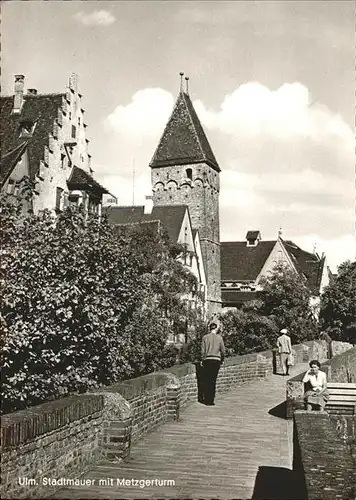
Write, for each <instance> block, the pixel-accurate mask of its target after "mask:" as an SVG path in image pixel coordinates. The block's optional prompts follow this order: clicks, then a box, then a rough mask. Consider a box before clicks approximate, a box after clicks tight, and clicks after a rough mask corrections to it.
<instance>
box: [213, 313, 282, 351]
mask: <svg viewBox="0 0 356 500" xmlns="http://www.w3.org/2000/svg"><path fill="white" fill-rule="evenodd" d="M246 306H247V307H246V309H245V308H244V307H243V308H242V309H237V310H236V311H228V312H227V313H226V314H224V315H223V316H221V324H222V329H223V337H224V343H225V346H226V349H227V351H228V353H229V354H230V355H235V356H236V355H238V354H247V353H249V352H255V351H262V350H266V349H271V348H273V347H274V346H275V344H276V339H277V336H278V328H277V325H276V324H275V322H274V321H273V320H272V319H270V318H268V317H267V316H262V315H260V314H259V313H258V312H257V311H256V308H255V307H251V304H248V305H246Z"/></svg>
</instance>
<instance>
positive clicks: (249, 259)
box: [220, 241, 276, 281]
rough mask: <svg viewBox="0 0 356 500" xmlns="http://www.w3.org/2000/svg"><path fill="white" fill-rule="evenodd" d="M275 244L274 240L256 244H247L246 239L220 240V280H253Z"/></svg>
mask: <svg viewBox="0 0 356 500" xmlns="http://www.w3.org/2000/svg"><path fill="white" fill-rule="evenodd" d="M275 244H276V242H275V241H260V242H259V243H258V244H257V245H256V246H247V245H246V241H234V242H222V243H221V246H220V253H221V257H220V258H221V279H222V281H254V280H255V279H256V278H257V276H258V275H259V273H260V272H261V270H262V267H263V265H264V263H265V262H266V260H267V258H268V256H269V254H270V253H271V251H272V249H273V247H274V245H275Z"/></svg>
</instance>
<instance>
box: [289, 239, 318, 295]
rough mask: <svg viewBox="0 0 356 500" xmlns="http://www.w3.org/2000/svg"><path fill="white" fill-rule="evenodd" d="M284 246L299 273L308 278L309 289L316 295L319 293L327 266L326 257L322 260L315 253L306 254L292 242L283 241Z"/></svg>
mask: <svg viewBox="0 0 356 500" xmlns="http://www.w3.org/2000/svg"><path fill="white" fill-rule="evenodd" d="M283 245H284V248H285V249H286V250H287V252H288V254H289V255H290V257H291V260H292V262H293V264H294V265H295V267H296V269H297V271H298V272H299V273H300V274H303V275H304V276H305V277H306V278H307V283H308V287H309V288H310V289H311V290H312V291H313V292H314V293H318V292H319V290H320V285H321V279H322V275H323V269H324V265H325V257H322V258H320V257H318V256H317V255H315V254H313V253H309V252H306V251H305V250H302V249H301V248H299V247H298V246H297V245H296V244H295V243H293V242H292V241H283Z"/></svg>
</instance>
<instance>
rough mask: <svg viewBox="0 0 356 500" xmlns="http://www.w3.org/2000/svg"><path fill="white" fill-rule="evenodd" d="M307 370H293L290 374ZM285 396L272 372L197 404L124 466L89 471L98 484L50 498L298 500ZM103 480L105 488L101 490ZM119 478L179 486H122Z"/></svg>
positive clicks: (104, 465) (134, 452)
mask: <svg viewBox="0 0 356 500" xmlns="http://www.w3.org/2000/svg"><path fill="white" fill-rule="evenodd" d="M305 368H306V365H297V366H296V367H293V371H292V376H293V375H295V374H297V373H300V372H302V371H303V370H304V369H305ZM285 391H286V377H282V376H279V375H272V376H271V377H269V378H268V379H266V380H262V381H256V382H253V383H251V384H250V385H244V386H241V387H237V388H236V389H234V390H232V391H230V392H228V393H225V394H221V395H218V396H217V398H216V406H213V407H208V406H204V405H201V404H199V403H193V404H191V405H190V406H189V407H188V408H187V409H186V410H184V411H183V412H182V413H181V418H180V420H179V421H178V422H167V423H165V424H164V425H162V426H161V427H159V428H158V429H157V430H155V431H154V432H152V433H151V434H149V435H147V436H145V437H144V438H143V439H142V440H140V441H139V442H138V443H137V444H135V445H134V446H133V448H132V450H131V455H130V457H129V458H128V459H127V460H126V461H125V462H122V463H120V464H119V463H117V464H115V463H111V462H109V461H103V462H101V463H99V464H98V465H97V466H96V467H94V468H93V469H92V470H91V471H90V472H89V473H87V474H85V476H83V478H89V479H95V484H94V486H91V487H77V488H65V489H62V490H60V491H58V492H57V493H56V494H55V495H54V496H53V497H52V498H56V499H79V498H80V499H84V498H85V499H86V498H88V499H89V498H95V499H103V498H105V499H126V498H127V499H128V498H152V499H160V498H171V499H173V498H174V499H187V498H193V499H197V498H203V499H211V498H219V499H250V500H272V499H273V500H293V499H298V498H299V499H300V498H301V497H300V496H298V485H297V484H296V483H295V482H294V476H293V472H292V470H291V468H292V454H293V451H292V432H293V429H292V427H293V423H292V421H291V420H288V421H287V420H285V419H284V418H283V410H284V404H283V403H284V400H285ZM103 479H108V480H109V482H108V485H107V486H103V485H100V486H99V480H103ZM111 479H112V480H113V481H111ZM117 479H119V481H121V480H122V479H126V480H129V481H131V479H133V480H138V481H139V480H148V479H152V480H157V481H164V480H169V481H174V486H160V485H157V486H156V485H153V486H145V487H144V488H142V487H140V486H138V485H136V486H131V485H130V486H122V485H121V486H120V485H118V486H117ZM111 483H112V484H113V485H111ZM137 484H138V483H137ZM161 484H162V483H161Z"/></svg>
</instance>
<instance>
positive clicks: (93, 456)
mask: <svg viewBox="0 0 356 500" xmlns="http://www.w3.org/2000/svg"><path fill="white" fill-rule="evenodd" d="M309 344H310V343H309ZM317 348H318V347H316V346H315V345H314V344H313V343H311V344H310V345H309V346H307V347H306V348H305V347H303V348H301V349H300V348H299V347H298V346H294V349H295V350H296V352H299V351H300V353H302V354H300V356H301V359H302V358H303V360H304V358H305V356H306V355H305V352H306V350H308V352H309V351H310V353H312V354H313V355H314V354H315V349H317ZM309 359H310V358H309ZM274 366H275V355H274V353H273V352H272V351H265V352H259V353H253V354H247V355H244V356H236V357H233V358H227V359H226V360H225V363H224V365H223V366H222V367H221V369H220V372H219V376H218V380H217V392H218V393H219V392H226V391H228V390H230V389H231V388H233V387H234V386H238V385H241V384H244V383H247V382H250V381H252V380H257V379H262V378H264V377H267V376H268V375H270V374H271V373H272V371H273V369H274ZM200 370H201V368H200V365H196V366H194V365H193V364H190V363H186V364H184V365H176V366H173V367H171V368H169V369H166V370H164V371H162V372H155V373H151V374H148V375H144V376H142V377H138V378H135V379H131V380H127V381H124V382H121V383H118V384H115V385H112V386H110V387H106V388H103V389H101V390H96V391H95V392H93V393H90V394H86V395H78V396H72V397H68V398H65V399H62V400H57V401H53V402H50V403H45V404H43V405H39V406H36V407H33V408H30V409H28V410H25V411H22V412H16V413H12V414H9V415H5V416H4V418H3V430H2V432H3V440H2V452H3V467H2V492H3V495H2V497H3V498H29V497H31V496H32V497H33V496H35V495H37V496H38V495H41V492H42V491H43V486H42V485H41V478H42V477H44V476H45V477H74V476H76V475H77V474H78V472H79V471H80V472H82V471H84V470H85V468H86V467H89V466H90V465H91V464H92V463H93V462H95V461H96V460H97V459H98V458H100V457H102V456H105V457H106V458H109V459H112V460H122V459H124V458H125V457H127V456H128V455H129V453H130V448H131V444H132V443H133V442H135V441H137V440H139V439H140V438H141V437H142V436H144V435H145V434H146V433H148V432H150V431H151V430H153V429H154V428H155V427H157V426H158V425H160V424H162V423H163V422H165V421H167V420H170V419H176V420H177V419H179V416H180V412H181V411H182V409H184V408H185V407H186V406H187V405H188V404H189V403H190V402H192V401H196V400H197V399H198V397H199V391H200V390H201V388H200V383H201V381H200V380H199V378H200ZM58 415H59V416H58ZM29 422H32V423H29ZM4 423H5V425H4ZM15 436H17V437H15ZM19 476H20V477H27V478H35V479H36V480H37V481H38V483H39V484H38V485H35V486H33V485H31V486H28V487H25V486H20V485H19V484H18V477H19ZM5 493H6V495H5ZM50 493H51V492H50V491H49V488H48V487H47V489H46V494H50Z"/></svg>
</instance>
